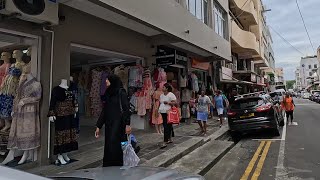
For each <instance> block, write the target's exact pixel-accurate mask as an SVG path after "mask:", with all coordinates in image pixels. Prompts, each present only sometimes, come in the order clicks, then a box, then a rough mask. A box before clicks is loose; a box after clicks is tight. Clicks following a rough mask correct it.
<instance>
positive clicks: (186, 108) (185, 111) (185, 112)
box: [181, 104, 190, 119]
mask: <svg viewBox="0 0 320 180" xmlns="http://www.w3.org/2000/svg"><path fill="white" fill-rule="evenodd" d="M181 114H182V118H184V119H188V118H190V106H189V104H183V105H182V113H181Z"/></svg>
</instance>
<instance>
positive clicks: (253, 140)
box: [252, 139, 282, 141]
mask: <svg viewBox="0 0 320 180" xmlns="http://www.w3.org/2000/svg"><path fill="white" fill-rule="evenodd" d="M252 140H253V141H282V139H252Z"/></svg>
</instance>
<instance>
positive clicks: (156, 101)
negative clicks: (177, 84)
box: [152, 90, 163, 124]
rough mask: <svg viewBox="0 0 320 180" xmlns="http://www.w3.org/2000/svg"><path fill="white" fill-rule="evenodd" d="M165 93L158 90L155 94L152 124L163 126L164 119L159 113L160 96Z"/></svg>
mask: <svg viewBox="0 0 320 180" xmlns="http://www.w3.org/2000/svg"><path fill="white" fill-rule="evenodd" d="M162 93H163V92H162V91H161V90H157V91H155V92H154V94H153V109H152V124H162V123H163V119H162V116H161V114H160V113H159V106H160V101H159V100H160V96H161V94H162Z"/></svg>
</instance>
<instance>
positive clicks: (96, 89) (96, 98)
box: [90, 69, 103, 117]
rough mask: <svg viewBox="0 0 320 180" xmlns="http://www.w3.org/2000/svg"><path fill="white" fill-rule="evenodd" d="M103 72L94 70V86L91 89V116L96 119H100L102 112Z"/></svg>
mask: <svg viewBox="0 0 320 180" xmlns="http://www.w3.org/2000/svg"><path fill="white" fill-rule="evenodd" d="M102 73H103V72H102V71H98V70H95V69H94V70H92V84H91V89H90V102H91V107H90V108H91V114H92V116H94V117H99V115H100V113H101V111H102V102H101V96H100V92H101V89H100V88H101V78H102Z"/></svg>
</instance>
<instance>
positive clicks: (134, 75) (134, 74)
mask: <svg viewBox="0 0 320 180" xmlns="http://www.w3.org/2000/svg"><path fill="white" fill-rule="evenodd" d="M142 75H143V68H142V67H141V66H133V67H130V69H129V87H142V86H143V81H142Z"/></svg>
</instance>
